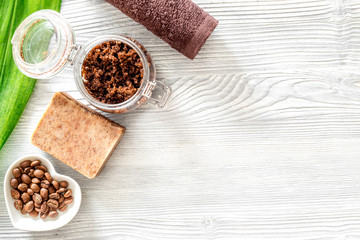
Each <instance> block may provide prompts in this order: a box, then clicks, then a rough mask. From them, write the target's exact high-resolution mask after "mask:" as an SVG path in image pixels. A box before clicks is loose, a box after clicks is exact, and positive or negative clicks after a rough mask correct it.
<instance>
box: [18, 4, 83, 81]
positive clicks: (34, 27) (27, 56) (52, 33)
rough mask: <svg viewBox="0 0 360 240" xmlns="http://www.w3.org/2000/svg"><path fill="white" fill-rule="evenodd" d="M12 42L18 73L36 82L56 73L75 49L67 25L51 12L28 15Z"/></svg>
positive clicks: (72, 37)
mask: <svg viewBox="0 0 360 240" xmlns="http://www.w3.org/2000/svg"><path fill="white" fill-rule="evenodd" d="M11 43H12V45H13V47H12V51H13V57H14V61H15V63H16V65H17V67H18V68H19V70H20V71H21V72H22V73H24V74H25V75H27V76H29V77H32V78H37V79H45V78H50V77H53V76H54V75H56V74H58V73H59V72H60V71H61V70H63V69H64V68H65V67H66V65H67V64H68V62H69V61H70V59H69V57H70V55H71V53H72V51H73V49H74V48H76V47H75V34H74V32H73V30H72V28H71V26H70V24H69V23H68V22H67V20H66V19H65V18H64V17H63V16H62V15H61V14H59V13H58V12H56V11H53V10H40V11H37V12H35V13H33V14H31V15H30V16H28V17H27V18H26V19H25V20H24V21H23V22H22V23H21V24H20V25H19V27H18V28H17V29H16V31H15V33H14V35H13V38H12V40H11Z"/></svg>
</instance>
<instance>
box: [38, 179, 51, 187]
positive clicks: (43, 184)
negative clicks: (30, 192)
mask: <svg viewBox="0 0 360 240" xmlns="http://www.w3.org/2000/svg"><path fill="white" fill-rule="evenodd" d="M40 186H41V187H42V188H49V187H50V182H49V181H48V180H42V181H41V183H40Z"/></svg>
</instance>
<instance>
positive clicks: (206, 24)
mask: <svg viewBox="0 0 360 240" xmlns="http://www.w3.org/2000/svg"><path fill="white" fill-rule="evenodd" d="M106 1H108V2H109V3H111V4H112V5H114V6H115V7H117V8H118V9H120V10H121V11H122V12H123V13H125V14H126V15H127V16H129V17H131V18H132V19H134V20H135V21H137V22H139V23H140V24H142V25H144V26H145V27H146V28H147V29H148V30H150V31H151V32H152V33H154V34H155V35H156V36H158V37H160V38H161V39H162V40H164V41H165V42H167V43H168V44H169V45H170V46H171V47H173V48H174V49H176V50H177V51H179V52H180V53H182V54H184V55H185V56H186V57H188V58H190V59H194V58H195V56H196V55H197V53H198V52H199V50H200V48H201V47H202V46H203V45H204V43H205V41H206V39H207V38H208V37H209V36H210V34H211V33H212V31H213V30H214V29H215V28H216V26H217V24H218V21H217V20H216V19H215V18H213V17H212V16H210V15H209V14H208V13H207V12H205V11H204V10H203V9H201V8H200V7H199V6H198V5H196V4H195V3H193V2H192V1H191V0H106Z"/></svg>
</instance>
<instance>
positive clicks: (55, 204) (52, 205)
mask: <svg viewBox="0 0 360 240" xmlns="http://www.w3.org/2000/svg"><path fill="white" fill-rule="evenodd" d="M47 205H48V206H49V207H50V208H52V209H57V208H58V206H59V202H58V201H56V200H55V199H49V200H48V201H47Z"/></svg>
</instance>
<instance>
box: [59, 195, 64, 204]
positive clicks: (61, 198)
mask: <svg viewBox="0 0 360 240" xmlns="http://www.w3.org/2000/svg"><path fill="white" fill-rule="evenodd" d="M64 200H65V198H64V195H60V198H59V203H62V202H63V201H64Z"/></svg>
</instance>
